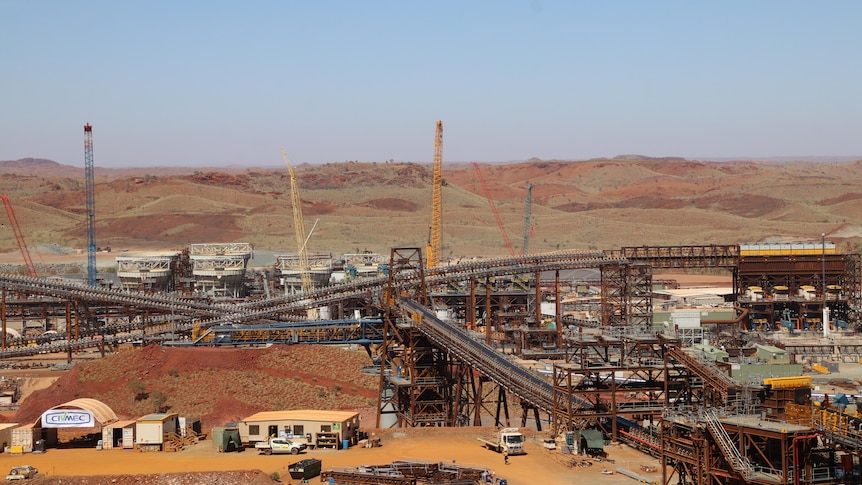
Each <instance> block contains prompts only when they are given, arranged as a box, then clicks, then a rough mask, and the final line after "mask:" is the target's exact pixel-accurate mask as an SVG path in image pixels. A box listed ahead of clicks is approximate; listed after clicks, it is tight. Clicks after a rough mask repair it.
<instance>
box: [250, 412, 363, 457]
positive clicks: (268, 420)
mask: <svg viewBox="0 0 862 485" xmlns="http://www.w3.org/2000/svg"><path fill="white" fill-rule="evenodd" d="M237 428H238V429H239V434H240V437H241V438H242V441H243V443H255V442H258V441H266V439H267V438H270V437H286V438H294V439H299V440H301V441H302V442H304V443H306V444H307V445H308V446H314V447H318V448H335V449H340V448H344V447H346V446H349V445H355V444H356V441H357V440H358V434H359V433H358V430H359V413H356V412H353V411H323V410H314V409H301V410H293V411H264V412H260V413H257V414H253V415H251V416H249V417H247V418H245V419H243V420H242V421H240V422H238V423H237Z"/></svg>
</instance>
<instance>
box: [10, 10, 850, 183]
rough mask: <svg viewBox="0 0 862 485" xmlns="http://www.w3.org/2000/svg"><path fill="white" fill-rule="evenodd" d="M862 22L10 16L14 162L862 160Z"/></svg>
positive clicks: (813, 14) (536, 15)
mask: <svg viewBox="0 0 862 485" xmlns="http://www.w3.org/2000/svg"><path fill="white" fill-rule="evenodd" d="M861 20H862V2H859V1H857V0H848V1H825V2H815V1H788V0H781V1H768V0H766V1H762V0H758V1H751V0H746V1H733V0H730V1H678V2H677V1H660V0H655V1H644V0H637V1H614V0H607V1H604V0H601V1H600V0H595V1H549V0H533V1H469V0H460V1H446V0H443V1H439V0H435V1H403V0H400V1H373V0H368V1H361V0H350V1H313V0H308V1H303V2H299V1H288V0H280V1H275V0H273V1H213V0H207V1H204V0H200V1H156V0H148V1H125V0H108V1H87V0H82V1H67V0H50V1H49V0H0V160H10V159H18V158H24V157H38V158H48V159H52V160H55V161H57V162H60V163H65V164H70V165H80V166H83V163H84V162H83V160H84V155H83V125H84V124H85V123H90V124H92V125H93V137H94V147H95V149H94V152H95V164H96V166H99V167H118V166H136V167H148V166H164V165H180V166H182V165H186V166H202V165H203V166H207V165H208V166H215V165H248V166H260V165H279V164H281V163H282V161H281V154H280V147H281V146H284V147H285V148H286V149H287V151H288V153H289V155H290V157H291V160H292V161H293V163H294V164H301V163H325V162H342V161H345V160H362V161H384V160H389V159H395V160H398V161H418V162H429V161H431V160H432V158H433V154H434V150H433V149H434V128H435V123H436V121H437V120H438V119H439V120H443V122H444V159H445V160H451V161H505V160H523V159H527V158H530V157H539V158H542V159H552V158H558V159H585V158H591V157H603V156H604V157H613V156H615V155H619V154H630V153H636V154H642V155H649V156H683V157H689V158H706V157H769V156H806V155H832V156H860V155H862V92H860V91H862V28H860V21H861Z"/></svg>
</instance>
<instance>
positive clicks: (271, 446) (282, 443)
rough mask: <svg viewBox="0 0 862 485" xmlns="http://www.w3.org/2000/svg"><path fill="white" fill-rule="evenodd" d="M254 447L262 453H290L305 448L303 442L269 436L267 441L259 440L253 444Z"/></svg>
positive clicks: (292, 453)
mask: <svg viewBox="0 0 862 485" xmlns="http://www.w3.org/2000/svg"><path fill="white" fill-rule="evenodd" d="M254 448H255V449H256V450H258V451H260V452H262V453H263V454H264V455H271V454H273V453H290V454H291V455H296V454H299V452H300V451H302V450H304V449H305V443H300V442H298V441H292V440H289V439H287V438H270V439H269V440H267V441H261V442H258V443H255V444H254Z"/></svg>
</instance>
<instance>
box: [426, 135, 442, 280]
mask: <svg viewBox="0 0 862 485" xmlns="http://www.w3.org/2000/svg"><path fill="white" fill-rule="evenodd" d="M433 176H434V178H433V179H432V187H431V234H430V236H429V238H428V248H427V249H426V251H425V253H426V254H425V258H426V267H428V268H436V267H437V266H438V265H439V264H440V251H441V249H442V245H441V239H442V235H441V233H442V230H443V122H442V121H438V122H437V133H436V136H435V137H434V174H433Z"/></svg>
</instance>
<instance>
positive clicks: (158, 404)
mask: <svg viewBox="0 0 862 485" xmlns="http://www.w3.org/2000/svg"><path fill="white" fill-rule="evenodd" d="M149 401H150V404H151V405H152V407H153V412H154V413H163V412H165V411H167V410H168V408H169V407H170V406H168V405H167V403H168V396H167V395H166V394H165V393H163V392H162V391H153V392H152V393H151V394H150V399H149Z"/></svg>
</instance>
